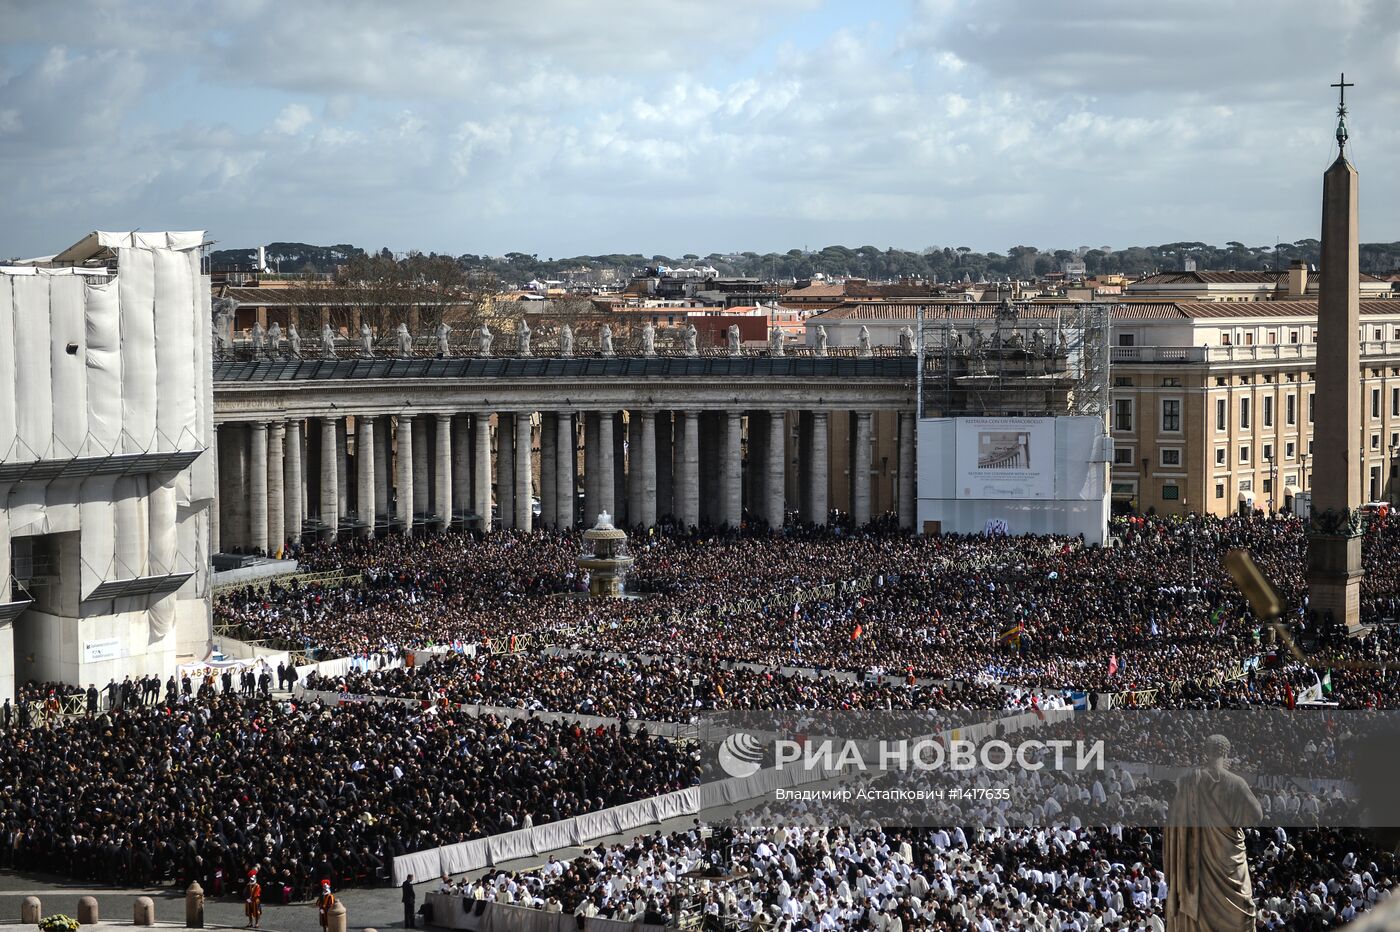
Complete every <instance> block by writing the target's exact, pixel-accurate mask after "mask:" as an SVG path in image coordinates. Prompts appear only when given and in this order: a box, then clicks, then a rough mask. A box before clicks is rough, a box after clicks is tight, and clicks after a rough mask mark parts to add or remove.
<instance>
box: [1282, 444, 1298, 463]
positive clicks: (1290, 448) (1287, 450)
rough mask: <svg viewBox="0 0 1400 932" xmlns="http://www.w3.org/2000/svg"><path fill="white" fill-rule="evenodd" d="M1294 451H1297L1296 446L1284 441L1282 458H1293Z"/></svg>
mask: <svg viewBox="0 0 1400 932" xmlns="http://www.w3.org/2000/svg"><path fill="white" fill-rule="evenodd" d="M1296 452H1297V448H1296V447H1295V446H1294V445H1293V444H1292V443H1285V444H1284V445H1283V458H1284V459H1286V460H1291V459H1293V454H1294V453H1296Z"/></svg>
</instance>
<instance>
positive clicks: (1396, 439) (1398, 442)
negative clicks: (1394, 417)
mask: <svg viewBox="0 0 1400 932" xmlns="http://www.w3.org/2000/svg"><path fill="white" fill-rule="evenodd" d="M1390 445H1391V446H1392V447H1400V434H1391V435H1390Z"/></svg>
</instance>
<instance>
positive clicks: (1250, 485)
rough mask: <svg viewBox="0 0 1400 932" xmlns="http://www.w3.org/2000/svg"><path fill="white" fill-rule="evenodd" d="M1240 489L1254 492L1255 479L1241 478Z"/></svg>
mask: <svg viewBox="0 0 1400 932" xmlns="http://www.w3.org/2000/svg"><path fill="white" fill-rule="evenodd" d="M1240 491H1241V492H1253V491H1254V480H1253V479H1241V480H1240Z"/></svg>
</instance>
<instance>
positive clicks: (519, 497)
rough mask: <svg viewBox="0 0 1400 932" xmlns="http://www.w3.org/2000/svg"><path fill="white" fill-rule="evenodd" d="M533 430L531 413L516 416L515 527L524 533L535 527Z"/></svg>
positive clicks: (521, 413) (526, 412)
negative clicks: (532, 458) (532, 460)
mask: <svg viewBox="0 0 1400 932" xmlns="http://www.w3.org/2000/svg"><path fill="white" fill-rule="evenodd" d="M533 429H534V425H532V424H531V423H530V412H529V411H522V412H520V413H519V414H517V415H516V416H515V526H516V528H518V529H519V530H522V531H528V530H530V529H531V528H532V527H533V526H534V516H535V513H534V508H533V507H532V505H533V501H532V499H533V498H534V494H533V492H534V489H533V485H534V483H533V481H532V480H533V478H534V477H533V476H532V475H531V473H532V472H533V468H532V464H531V452H532V451H531V447H532V446H534V437H533V434H532V431H533Z"/></svg>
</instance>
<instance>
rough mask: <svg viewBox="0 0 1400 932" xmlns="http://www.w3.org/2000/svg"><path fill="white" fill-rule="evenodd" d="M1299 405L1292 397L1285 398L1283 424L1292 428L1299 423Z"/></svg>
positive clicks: (1286, 396)
mask: <svg viewBox="0 0 1400 932" xmlns="http://www.w3.org/2000/svg"><path fill="white" fill-rule="evenodd" d="M1297 409H1298V403H1297V399H1296V398H1295V397H1294V396H1292V395H1284V396H1283V422H1284V423H1285V424H1287V425H1288V426H1289V427H1292V426H1293V425H1294V424H1295V423H1297V421H1298V410H1297Z"/></svg>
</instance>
